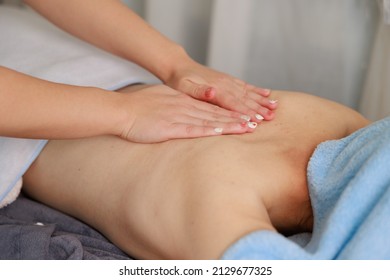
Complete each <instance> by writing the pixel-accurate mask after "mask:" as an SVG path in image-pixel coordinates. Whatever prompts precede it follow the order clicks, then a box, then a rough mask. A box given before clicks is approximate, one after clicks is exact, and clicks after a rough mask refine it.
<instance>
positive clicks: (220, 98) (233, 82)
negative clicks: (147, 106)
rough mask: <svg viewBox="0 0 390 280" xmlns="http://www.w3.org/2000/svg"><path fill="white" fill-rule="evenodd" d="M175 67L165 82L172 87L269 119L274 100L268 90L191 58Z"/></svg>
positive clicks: (272, 114)
mask: <svg viewBox="0 0 390 280" xmlns="http://www.w3.org/2000/svg"><path fill="white" fill-rule="evenodd" d="M184 65H185V66H184V67H183V66H181V67H178V68H177V69H176V71H174V73H173V74H172V75H171V77H170V78H169V79H168V80H167V81H166V84H167V85H169V86H171V87H172V88H174V89H176V90H179V91H181V92H184V93H187V94H188V95H190V96H192V97H194V98H196V99H199V100H203V101H207V102H210V103H212V104H215V105H218V106H220V107H222V108H225V109H227V110H232V111H235V112H240V113H241V114H243V115H247V116H250V117H251V120H252V121H256V122H260V121H261V120H262V119H263V118H264V119H265V120H272V119H273V118H274V110H275V109H276V107H277V103H276V101H273V100H270V99H269V98H268V96H269V94H270V90H267V89H262V88H258V87H255V86H253V85H249V84H246V83H245V82H243V81H241V80H239V79H236V78H234V77H232V76H229V75H227V74H224V73H221V72H218V71H215V70H213V69H211V68H208V67H206V66H203V65H201V64H198V63H196V62H194V61H189V63H186V64H184Z"/></svg>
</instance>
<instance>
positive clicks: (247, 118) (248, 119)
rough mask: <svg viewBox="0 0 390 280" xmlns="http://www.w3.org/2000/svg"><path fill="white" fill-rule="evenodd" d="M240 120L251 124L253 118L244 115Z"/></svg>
mask: <svg viewBox="0 0 390 280" xmlns="http://www.w3.org/2000/svg"><path fill="white" fill-rule="evenodd" d="M240 118H241V119H243V120H245V121H247V122H249V121H250V120H251V117H250V116H247V115H242V116H241V117H240Z"/></svg>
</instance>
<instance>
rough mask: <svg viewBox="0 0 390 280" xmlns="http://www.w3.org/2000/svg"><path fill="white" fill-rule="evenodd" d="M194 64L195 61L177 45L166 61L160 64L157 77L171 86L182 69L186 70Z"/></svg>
mask: <svg viewBox="0 0 390 280" xmlns="http://www.w3.org/2000/svg"><path fill="white" fill-rule="evenodd" d="M192 64H194V61H193V59H192V58H191V57H190V56H189V55H188V54H187V52H186V50H185V49H184V48H183V47H182V46H180V45H175V46H174V47H173V48H172V49H171V51H170V52H169V54H168V55H167V56H166V59H165V60H164V61H163V62H162V63H161V64H160V67H159V71H158V73H157V77H158V78H159V79H160V80H161V81H162V82H163V83H164V84H169V83H170V81H171V80H172V79H173V78H174V77H176V76H177V74H178V73H180V72H181V71H182V69H186V68H188V67H189V65H192Z"/></svg>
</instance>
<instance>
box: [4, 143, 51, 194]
mask: <svg viewBox="0 0 390 280" xmlns="http://www.w3.org/2000/svg"><path fill="white" fill-rule="evenodd" d="M39 141H40V143H39V144H38V145H37V147H36V148H35V150H34V152H33V153H32V154H31V156H30V158H29V160H28V161H26V163H25V165H24V166H23V168H21V169H20V171H19V173H18V175H17V176H16V177H15V179H14V180H13V181H12V182H11V184H10V185H9V186H8V187H7V188H6V191H5V192H3V194H1V196H0V201H2V200H3V199H4V198H6V197H7V195H8V194H9V193H10V192H11V191H12V189H13V188H14V187H15V185H16V183H17V182H18V181H19V180H20V178H22V176H23V175H24V173H25V172H26V171H27V169H28V168H29V167H30V166H31V164H32V163H33V162H34V160H35V159H36V158H37V157H38V156H39V154H40V153H41V151H42V150H43V148H44V147H45V145H46V144H47V142H48V140H39Z"/></svg>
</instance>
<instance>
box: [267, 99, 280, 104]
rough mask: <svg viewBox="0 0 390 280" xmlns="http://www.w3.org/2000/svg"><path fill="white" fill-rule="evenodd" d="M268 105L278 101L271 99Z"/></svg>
mask: <svg viewBox="0 0 390 280" xmlns="http://www.w3.org/2000/svg"><path fill="white" fill-rule="evenodd" d="M269 103H271V104H275V103H278V100H275V99H271V100H270V101H269Z"/></svg>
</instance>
